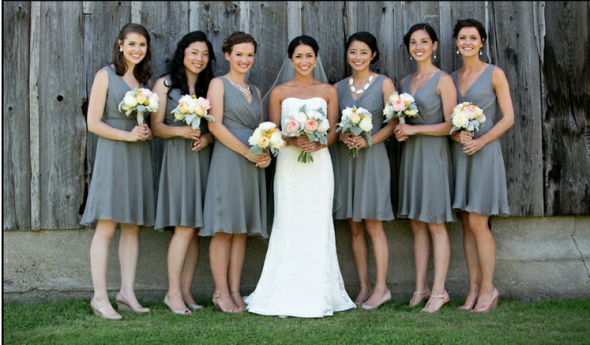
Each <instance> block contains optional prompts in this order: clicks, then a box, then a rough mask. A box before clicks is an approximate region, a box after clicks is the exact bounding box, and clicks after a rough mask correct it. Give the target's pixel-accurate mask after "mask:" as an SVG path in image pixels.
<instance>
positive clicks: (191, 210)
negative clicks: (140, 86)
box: [154, 75, 212, 230]
mask: <svg viewBox="0 0 590 345" xmlns="http://www.w3.org/2000/svg"><path fill="white" fill-rule="evenodd" d="M166 84H167V85H172V80H171V79H170V76H169V75H167V76H166ZM181 97H182V95H181V93H180V90H179V89H168V97H167V98H166V114H165V117H164V123H165V124H166V125H168V126H186V123H185V122H184V121H178V122H174V115H173V114H172V110H174V109H176V107H177V106H178V100H179V99H180V98H181ZM200 128H201V135H205V134H207V133H209V129H208V125H207V121H206V120H202V121H201V126H200ZM211 151H212V145H207V146H206V147H205V148H203V149H201V150H199V151H192V150H191V139H185V138H183V137H172V138H168V139H166V144H165V146H164V158H163V159H162V170H161V173H160V184H159V189H158V202H157V203H156V205H157V209H156V224H155V225H154V229H156V230H157V229H161V228H164V227H166V226H186V227H188V228H202V227H203V225H204V221H203V205H204V202H205V190H206V186H207V176H208V173H209V161H210V160H211Z"/></svg>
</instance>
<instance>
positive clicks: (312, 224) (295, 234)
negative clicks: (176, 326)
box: [244, 97, 356, 318]
mask: <svg viewBox="0 0 590 345" xmlns="http://www.w3.org/2000/svg"><path fill="white" fill-rule="evenodd" d="M303 104H306V105H307V109H310V108H311V109H317V108H319V107H321V108H323V109H324V112H325V113H327V109H326V108H327V103H326V101H325V100H324V99H322V98H319V97H315V98H311V99H307V100H302V99H298V98H287V99H285V100H284V101H283V103H282V111H281V122H282V123H283V124H284V123H285V122H286V117H287V115H288V114H289V113H290V111H291V110H293V109H299V108H300V107H301V106H302V105H303ZM334 125H335V124H330V126H334ZM300 153H301V149H299V148H297V147H293V146H287V147H285V148H284V149H283V150H281V151H280V152H279V154H278V156H277V158H276V159H277V163H276V170H275V177H274V204H275V213H274V220H273V227H272V233H271V235H270V240H269V243H268V251H267V252H266V258H265V260H264V267H263V269H262V274H261V276H260V280H259V281H258V285H257V286H256V290H254V292H253V293H252V294H251V295H250V296H247V297H245V298H244V301H245V302H246V303H247V304H248V311H249V312H251V313H256V314H261V315H287V316H295V317H310V318H311V317H323V316H329V315H332V314H333V312H335V311H342V310H347V309H353V308H355V307H356V306H355V304H354V303H353V302H352V300H351V299H350V297H349V296H348V293H347V292H346V290H345V289H344V281H343V280H342V274H341V273H340V266H339V265H338V258H337V255H336V238H335V235H334V223H333V221H332V202H333V196H334V174H333V172H332V161H331V159H330V152H329V151H328V149H327V148H324V149H321V150H319V151H316V152H313V153H312V156H313V163H305V164H304V163H299V162H297V157H298V156H299V154H300Z"/></svg>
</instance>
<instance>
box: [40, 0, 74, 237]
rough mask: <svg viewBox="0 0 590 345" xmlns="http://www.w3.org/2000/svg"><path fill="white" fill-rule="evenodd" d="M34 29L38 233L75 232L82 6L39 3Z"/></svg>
mask: <svg viewBox="0 0 590 345" xmlns="http://www.w3.org/2000/svg"><path fill="white" fill-rule="evenodd" d="M40 24H41V25H40V30H39V33H40V35H39V36H40V40H39V46H40V51H41V52H43V58H42V59H41V60H40V64H39V71H42V73H39V85H40V87H39V119H40V129H41V130H40V133H39V142H40V148H41V154H40V165H39V166H40V173H41V176H40V194H41V228H42V229H77V228H80V225H79V220H80V214H79V211H80V206H81V204H82V201H83V197H84V160H83V159H84V155H85V149H86V121H85V119H84V115H83V114H82V111H81V107H82V104H83V100H82V98H81V96H82V95H83V91H82V90H83V88H84V84H83V80H84V77H83V73H84V72H83V70H84V69H83V66H82V41H83V36H82V2H76V3H65V2H42V3H41V23H40Z"/></svg>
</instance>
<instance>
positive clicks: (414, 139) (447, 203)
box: [397, 71, 455, 224]
mask: <svg viewBox="0 0 590 345" xmlns="http://www.w3.org/2000/svg"><path fill="white" fill-rule="evenodd" d="M442 73H443V71H439V72H437V73H436V74H435V75H433V76H432V77H431V78H430V80H428V81H427V82H426V84H424V86H422V88H420V89H419V90H418V91H417V92H416V94H415V95H414V96H413V97H414V99H415V101H416V105H417V106H418V110H419V112H418V115H417V116H416V117H406V122H407V123H408V124H410V125H418V126H419V125H434V124H438V123H442V122H444V113H443V108H442V100H441V98H440V95H439V94H438V93H437V92H436V85H437V84H438V80H439V78H440V76H441V74H442ZM411 79H412V75H408V76H406V77H405V79H404V85H403V89H402V93H404V92H405V93H408V94H411V91H410V81H411ZM452 191H453V172H452V165H451V154H450V149H449V140H448V137H447V136H432V135H425V134H416V135H412V136H409V137H408V140H406V141H405V142H404V143H403V149H402V158H401V165H400V172H399V199H398V201H399V206H398V211H397V216H398V218H410V219H413V220H416V221H421V222H425V223H431V224H440V223H444V222H452V221H454V220H455V218H454V214H453V210H452V208H451V206H452Z"/></svg>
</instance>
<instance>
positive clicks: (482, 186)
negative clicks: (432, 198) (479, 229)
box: [451, 64, 510, 216]
mask: <svg viewBox="0 0 590 345" xmlns="http://www.w3.org/2000/svg"><path fill="white" fill-rule="evenodd" d="M494 67H495V66H494V65H492V64H490V65H489V66H488V67H486V69H485V70H484V71H483V72H482V73H481V75H480V76H479V77H478V78H477V79H476V80H475V82H474V83H473V85H471V87H470V88H469V90H467V93H466V94H465V97H463V96H462V95H461V92H460V91H459V88H458V87H457V102H458V103H463V102H472V103H473V104H475V105H477V106H478V107H480V108H481V109H482V110H483V113H484V115H485V116H486V122H485V124H484V125H483V127H482V128H480V129H479V131H476V132H475V138H479V137H481V136H482V135H483V134H485V133H487V131H489V130H490V128H492V127H493V126H494V117H495V115H496V103H497V102H496V92H495V91H494V87H493V85H492V71H493V70H494ZM451 76H452V77H453V82H454V83H455V86H457V71H455V72H453V73H452V74H451ZM451 154H452V156H453V171H454V174H455V178H454V179H455V195H454V198H453V209H457V210H462V211H467V212H475V213H477V214H480V215H482V216H491V215H500V216H509V215H510V207H509V206H508V191H507V188H506V171H505V169H504V158H503V157H502V150H501V148H500V142H499V141H498V140H497V139H496V140H494V141H492V142H491V143H488V144H486V145H485V146H484V147H482V148H481V149H480V150H479V151H477V152H476V153H474V154H473V155H471V156H469V155H466V154H465V153H463V145H461V144H460V143H458V142H456V141H454V140H452V141H451Z"/></svg>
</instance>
